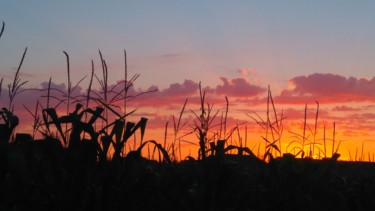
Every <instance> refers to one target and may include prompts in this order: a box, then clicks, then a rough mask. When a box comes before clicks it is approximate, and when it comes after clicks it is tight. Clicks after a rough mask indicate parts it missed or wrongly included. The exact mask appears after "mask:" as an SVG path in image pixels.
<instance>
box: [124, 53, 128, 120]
mask: <svg viewBox="0 0 375 211" xmlns="http://www.w3.org/2000/svg"><path fill="white" fill-rule="evenodd" d="M124 62H125V73H124V74H125V75H124V115H126V106H127V105H126V104H127V97H128V61H127V56H126V50H125V49H124Z"/></svg>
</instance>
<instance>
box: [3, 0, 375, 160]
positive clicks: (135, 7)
mask: <svg viewBox="0 0 375 211" xmlns="http://www.w3.org/2000/svg"><path fill="white" fill-rule="evenodd" d="M374 6H375V2H374V1H345V0H344V1H333V0H332V1H239V0H238V1H209V0H207V1H166V0H161V1H110V2H103V1H96V0H95V1H90V2H87V1H70V0H68V1H54V2H52V1H46V0H44V1H42V0H41V1H33V2H31V1H10V0H3V1H1V2H0V21H4V22H5V31H4V33H3V35H2V37H1V38H0V69H1V71H0V78H3V80H4V82H3V88H4V87H5V88H6V84H9V83H11V81H12V79H13V75H14V72H15V71H16V69H17V67H18V64H19V62H20V60H21V57H22V54H23V52H24V49H25V47H27V48H28V50H27V54H26V57H25V60H24V63H23V65H22V68H21V79H22V80H24V81H28V82H27V84H26V86H27V87H28V88H41V87H45V86H46V82H48V80H49V79H50V78H51V77H52V79H51V80H52V82H53V83H54V84H55V85H56V86H57V87H62V88H64V85H63V84H66V81H67V74H66V67H67V64H66V57H65V55H64V53H63V51H66V52H67V53H68V54H69V57H70V69H71V78H72V83H73V84H75V83H77V82H78V81H79V80H80V79H81V78H83V77H85V76H88V77H89V75H90V73H91V60H93V62H94V67H95V71H96V73H97V74H98V75H100V73H101V63H100V57H99V52H98V50H100V51H101V53H102V54H103V57H104V58H105V60H106V62H107V65H108V70H109V83H110V84H114V83H116V82H117V81H120V80H123V79H124V50H126V52H127V62H128V72H129V74H130V75H134V74H140V77H139V78H138V79H137V81H136V83H135V85H134V90H133V91H134V93H136V92H140V91H141V90H143V91H145V90H152V89H153V88H157V89H158V91H157V92H155V93H152V94H149V95H147V97H145V96H142V97H140V98H139V99H135V100H133V102H132V103H134V104H133V106H134V107H138V108H143V109H139V110H140V114H144V115H145V116H148V117H149V118H150V121H149V124H150V125H151V126H152V125H153V126H154V128H158V127H157V125H158V124H159V123H156V122H160V124H159V126H160V125H164V124H162V122H165V121H168V120H169V121H170V115H171V114H174V115H178V111H179V109H181V107H182V105H183V103H184V100H185V99H186V98H189V104H188V105H190V104H191V107H192V108H191V109H193V108H196V107H194V105H198V103H197V102H196V101H197V99H198V98H197V95H198V83H199V82H201V83H202V87H204V89H205V90H206V91H207V93H208V94H209V95H210V96H211V100H212V102H213V103H216V104H217V105H218V106H217V107H218V109H219V110H220V109H221V111H222V110H223V108H224V109H225V96H227V97H228V98H229V101H230V103H231V109H232V110H231V112H232V113H231V118H233V122H242V121H249V122H251V121H252V119H251V118H249V117H248V116H247V115H245V114H249V113H252V112H254V111H256V112H264V109H265V106H264V103H265V102H266V99H267V89H268V86H270V89H271V90H272V94H273V98H274V101H275V104H276V105H277V106H278V107H279V109H280V110H279V112H281V110H282V111H283V112H284V111H285V115H287V119H288V121H289V122H288V123H285V124H286V127H290V128H293V127H297V126H298V125H299V127H300V126H301V122H303V119H304V114H303V112H304V108H305V104H307V105H308V109H310V110H311V112H312V114H311V115H310V116H309V117H308V118H311V123H312V124H313V123H314V118H315V115H314V111H315V109H316V101H318V102H319V104H320V107H319V109H320V116H319V117H320V118H321V121H322V124H323V125H327V127H332V125H333V122H335V124H336V126H337V127H338V128H337V131H340V132H338V133H339V134H338V138H340V139H342V140H344V142H343V143H344V144H343V147H344V148H345V143H348V144H347V148H348V149H349V148H350V146H351V144H349V143H352V142H353V141H355V142H354V143H355V144H356V146H361V144H362V143H365V145H366V146H367V149H368V151H369V153H370V152H372V151H373V150H372V145H373V144H374V143H375V142H374V141H375V136H374V135H375V134H374V133H373V132H372V131H373V129H374V126H375V122H374V117H375V112H374V111H373V110H374V106H375V105H374V102H375V79H374V69H375V60H374V59H373V56H374V55H375V15H374V13H373V8H374ZM88 83H89V80H88V78H85V80H83V82H81V83H80V88H81V90H80V91H82V92H83V91H84V90H86V89H87V88H86V87H87V85H88ZM93 86H94V88H96V89H99V83H94V84H93ZM65 88H66V87H65ZM3 93H6V92H3ZM6 97H7V96H6V95H5V94H3V95H2V96H1V98H0V102H1V103H2V104H4V105H6V104H7V99H6ZM29 98H30V99H29ZM27 99H29V100H30V101H31V100H34V101H35V99H38V97H37V94H35V96H34V95H33V94H27V96H24V97H22V99H21V97H19V98H18V99H17V100H18V103H17V104H18V105H21V104H26V105H29V104H31V102H28V101H27ZM166 102H168V103H166ZM188 115H192V113H189V114H188ZM188 115H187V116H188ZM151 120H154V121H151ZM249 124H250V123H249ZM293 125H294V126H293ZM302 125H303V124H302ZM290 130H292V129H290ZM321 130H322V129H321ZM285 136H286V137H285V139H289V138H290V136H293V135H290V134H289V135H285ZM350 149H351V150H352V154H354V152H353V151H355V148H354V147H352V148H350ZM373 149H374V150H375V146H374V148H373ZM347 151H349V150H347V149H345V152H344V153H345V154H348V153H347ZM344 153H343V154H344Z"/></svg>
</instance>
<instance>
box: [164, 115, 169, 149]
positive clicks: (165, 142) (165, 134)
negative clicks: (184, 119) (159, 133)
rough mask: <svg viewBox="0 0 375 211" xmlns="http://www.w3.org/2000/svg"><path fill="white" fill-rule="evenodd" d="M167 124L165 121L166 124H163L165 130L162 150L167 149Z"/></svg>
mask: <svg viewBox="0 0 375 211" xmlns="http://www.w3.org/2000/svg"><path fill="white" fill-rule="evenodd" d="M168 124H169V121H167V123H165V129H164V146H163V148H164V149H166V148H167V134H168Z"/></svg>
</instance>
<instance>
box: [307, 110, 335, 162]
mask: <svg viewBox="0 0 375 211" xmlns="http://www.w3.org/2000/svg"><path fill="white" fill-rule="evenodd" d="M306 126H307V104H305V116H304V118H303V136H302V158H303V157H304V154H305V140H306ZM332 152H333V151H332Z"/></svg>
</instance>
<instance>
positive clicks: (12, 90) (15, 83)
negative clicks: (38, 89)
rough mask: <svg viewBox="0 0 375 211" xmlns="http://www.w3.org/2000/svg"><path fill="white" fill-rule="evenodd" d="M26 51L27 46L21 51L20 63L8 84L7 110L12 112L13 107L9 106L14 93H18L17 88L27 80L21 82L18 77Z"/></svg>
mask: <svg viewBox="0 0 375 211" xmlns="http://www.w3.org/2000/svg"><path fill="white" fill-rule="evenodd" d="M26 52H27V47H26V48H25V51H24V52H23V55H22V58H21V62H20V64H19V65H18V68H17V71H16V74H15V75H14V78H13V82H12V83H11V84H9V85H8V92H9V105H8V110H9V111H11V112H13V109H11V108H12V105H13V101H14V98H15V97H16V95H17V94H18V93H19V89H20V88H21V87H22V86H23V85H24V84H25V83H27V81H24V82H21V80H20V79H19V77H20V70H21V66H22V64H23V61H24V59H25V56H26Z"/></svg>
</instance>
